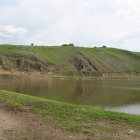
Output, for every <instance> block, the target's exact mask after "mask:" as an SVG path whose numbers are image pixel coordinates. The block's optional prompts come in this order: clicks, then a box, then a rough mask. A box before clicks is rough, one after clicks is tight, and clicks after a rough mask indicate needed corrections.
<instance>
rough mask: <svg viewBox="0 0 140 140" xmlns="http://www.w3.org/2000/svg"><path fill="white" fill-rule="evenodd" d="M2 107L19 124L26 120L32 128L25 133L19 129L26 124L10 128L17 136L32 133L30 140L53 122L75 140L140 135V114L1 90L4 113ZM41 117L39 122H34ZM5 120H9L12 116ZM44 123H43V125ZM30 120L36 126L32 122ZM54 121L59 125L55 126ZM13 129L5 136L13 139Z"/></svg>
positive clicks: (0, 107) (122, 137)
mask: <svg viewBox="0 0 140 140" xmlns="http://www.w3.org/2000/svg"><path fill="white" fill-rule="evenodd" d="M2 110H4V111H5V112H6V113H5V114H7V115H8V116H9V115H10V114H12V116H15V117H14V120H13V122H14V121H15V122H17V121H18V122H19V124H21V123H22V121H23V122H24V123H25V122H26V124H25V126H27V128H28V131H26V132H25V131H24V133H23V132H22V134H20V135H19V130H21V131H22V129H24V128H21V127H20V128H19V129H18V130H17V131H10V132H11V133H12V134H14V136H15V138H18V136H24V137H26V136H28V137H27V138H28V139H30V140H37V139H35V138H31V135H34V134H36V132H37V131H38V130H40V129H41V130H42V131H43V130H44V126H49V129H50V130H51V131H55V132H56V131H58V132H59V133H58V134H59V135H58V136H57V137H56V139H57V138H60V137H61V134H62V132H64V134H65V136H67V137H69V136H71V137H73V139H74V140H76V139H77V138H79V140H86V139H89V140H92V139H102V138H103V137H104V138H106V139H107V138H110V139H114V138H115V137H116V136H117V137H116V140H117V139H127V140H131V139H133V140H137V139H139V138H140V133H139V132H140V130H139V127H140V115H131V114H125V113H118V112H112V111H105V110H102V109H96V108H89V107H86V106H80V105H74V104H68V103H64V102H58V101H53V100H48V99H43V98H38V97H33V96H28V95H23V94H20V93H15V92H10V91H3V90H0V115H1V114H2V115H3V112H2ZM7 115H6V116H3V118H6V119H7ZM29 116H30V119H29V120H30V121H29V122H30V123H29V122H28V123H27V121H26V120H27V118H28V117H29ZM31 116H32V117H31ZM10 118H11V116H10ZM38 118H39V120H37V122H38V123H37V125H33V124H34V123H35V122H36V121H35V120H36V119H38ZM5 121H6V123H7V121H9V120H5ZM34 121H35V122H34ZM31 123H33V124H31ZM40 123H41V124H42V125H43V127H40ZM30 124H31V125H32V127H30V126H29V125H30ZM50 124H51V126H50ZM1 125H2V126H3V127H2V128H0V131H2V132H3V131H4V132H8V130H10V129H9V128H8V127H9V126H8V127H7V129H8V130H7V131H6V129H5V123H4V122H3V121H1ZM13 125H14V124H12V125H10V126H11V127H12V126H13ZM52 125H53V126H55V127H53V128H52ZM32 129H33V130H34V129H36V131H35V133H34V134H31V133H29V132H31V131H32ZM47 129H48V128H47V127H45V131H46V132H47ZM21 131H20V133H21ZM32 132H33V131H32ZM11 133H10V135H8V133H2V136H3V135H4V136H5V137H6V136H7V137H8V138H9V139H10V138H11V136H12V135H11ZM15 133H16V134H15ZM44 134H45V133H41V131H39V133H38V136H40V137H43V138H47V136H44ZM50 134H51V132H50V131H49V132H48V135H50ZM54 136H55V133H53V135H51V137H52V138H53V137H54ZM65 139H67V138H65ZM41 140H43V139H41Z"/></svg>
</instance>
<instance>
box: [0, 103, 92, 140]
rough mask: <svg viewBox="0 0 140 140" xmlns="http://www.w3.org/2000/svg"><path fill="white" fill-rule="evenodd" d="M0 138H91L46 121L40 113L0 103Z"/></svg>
mask: <svg viewBox="0 0 140 140" xmlns="http://www.w3.org/2000/svg"><path fill="white" fill-rule="evenodd" d="M0 106H1V109H0V140H90V139H89V138H86V137H85V136H83V135H82V134H78V133H74V132H69V131H66V130H62V129H60V128H58V127H56V126H55V125H54V124H51V123H48V122H47V123H46V122H45V121H43V118H42V117H41V116H40V115H37V114H33V113H31V112H30V111H28V109H27V110H24V111H22V110H20V109H16V108H13V107H10V106H5V105H2V104H1V105H0Z"/></svg>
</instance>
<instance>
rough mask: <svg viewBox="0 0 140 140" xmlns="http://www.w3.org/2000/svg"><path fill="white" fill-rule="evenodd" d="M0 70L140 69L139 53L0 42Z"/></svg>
mask: <svg viewBox="0 0 140 140" xmlns="http://www.w3.org/2000/svg"><path fill="white" fill-rule="evenodd" d="M0 70H4V71H11V70H16V71H25V72H46V73H47V72H55V73H62V74H73V73H75V74H82V75H92V74H95V73H96V74H97V73H100V72H101V73H104V72H106V73H108V72H122V73H123V72H128V73H129V72H140V53H135V52H130V51H125V50H120V49H114V48H78V47H70V46H69V47H60V46H56V47H33V46H14V45H0Z"/></svg>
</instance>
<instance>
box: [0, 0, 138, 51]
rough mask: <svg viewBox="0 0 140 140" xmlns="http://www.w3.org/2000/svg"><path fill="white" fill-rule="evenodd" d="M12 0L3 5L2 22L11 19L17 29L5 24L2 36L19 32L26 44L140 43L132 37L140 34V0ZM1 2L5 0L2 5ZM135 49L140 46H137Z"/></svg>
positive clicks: (1, 10)
mask: <svg viewBox="0 0 140 140" xmlns="http://www.w3.org/2000/svg"><path fill="white" fill-rule="evenodd" d="M12 2H13V3H12V4H10V3H9V2H8V0H6V2H4V4H3V6H2V7H1V8H0V17H1V19H0V22H1V23H2V24H4V25H7V23H10V24H11V25H12V26H13V28H16V29H13V28H12V27H6V28H5V27H3V29H4V30H8V31H1V30H2V29H1V28H0V36H1V37H3V38H11V36H17V34H18V36H22V37H23V36H24V39H23V40H20V43H24V44H29V43H31V42H34V43H37V44H42V45H57V44H60V43H61V42H73V43H75V44H76V45H80V46H83V45H85V46H94V45H96V46H102V45H107V46H113V47H119V48H122V49H123V48H127V47H128V49H130V50H134V48H132V46H133V43H135V44H136V45H138V44H139V40H138V39H132V38H130V37H131V36H133V37H136V38H138V37H139V34H140V28H139V25H140V9H139V7H140V0H134V1H132V0H113V1H112V0H104V1H99V0H86V1H85V0H76V1H75V0H57V1H56V0H51V1H50V0H13V1H12ZM1 3H2V1H0V5H1ZM6 3H7V4H6ZM10 5H11V6H10ZM2 13H5V14H2ZM19 21H20V22H19ZM17 27H18V31H17ZM19 27H21V28H20V29H19ZM23 27H24V28H23ZM7 28H8V29H7ZM27 29H28V33H26V32H27ZM19 30H20V31H19ZM19 32H20V33H21V34H22V35H21V34H20V33H19ZM25 33H26V36H25ZM12 39H13V43H16V39H14V37H12ZM12 39H11V40H10V41H11V42H12ZM133 41H136V42H137V43H136V42H133ZM126 42H129V43H130V44H129V43H126ZM135 50H137V51H138V50H140V49H139V48H138V47H135Z"/></svg>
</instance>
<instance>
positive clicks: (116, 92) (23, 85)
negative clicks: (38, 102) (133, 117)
mask: <svg viewBox="0 0 140 140" xmlns="http://www.w3.org/2000/svg"><path fill="white" fill-rule="evenodd" d="M0 89H5V90H10V91H15V92H20V93H24V94H30V95H33V96H39V97H43V98H48V99H53V100H58V101H64V102H69V103H74V104H83V105H92V106H100V107H103V108H105V107H106V106H108V108H107V109H110V110H111V109H112V108H113V109H115V111H119V110H120V111H123V110H124V112H125V111H127V110H126V108H130V106H129V105H131V106H132V105H134V107H133V109H131V108H130V109H129V110H134V111H132V112H135V114H136V113H138V107H139V104H140V86H139V81H127V80H74V79H73V80H72V79H71V80H66V79H51V78H42V77H28V76H24V77H23V76H0ZM138 103H139V104H138ZM126 105H127V106H126ZM124 106H125V108H124ZM134 108H135V109H134ZM127 113H129V111H127ZM139 114H140V111H139Z"/></svg>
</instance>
